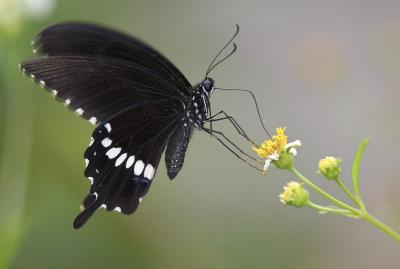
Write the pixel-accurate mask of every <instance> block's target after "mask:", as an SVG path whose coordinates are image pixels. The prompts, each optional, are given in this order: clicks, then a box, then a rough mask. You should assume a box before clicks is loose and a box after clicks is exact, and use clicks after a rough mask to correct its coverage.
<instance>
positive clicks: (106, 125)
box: [104, 123, 111, 133]
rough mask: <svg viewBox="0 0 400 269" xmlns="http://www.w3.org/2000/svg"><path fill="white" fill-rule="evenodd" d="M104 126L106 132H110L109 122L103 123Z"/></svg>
mask: <svg viewBox="0 0 400 269" xmlns="http://www.w3.org/2000/svg"><path fill="white" fill-rule="evenodd" d="M104 127H106V129H107V132H109V133H111V124H109V123H106V124H104Z"/></svg>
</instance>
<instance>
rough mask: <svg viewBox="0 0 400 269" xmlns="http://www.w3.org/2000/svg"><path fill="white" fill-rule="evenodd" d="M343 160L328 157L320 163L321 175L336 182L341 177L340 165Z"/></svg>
mask: <svg viewBox="0 0 400 269" xmlns="http://www.w3.org/2000/svg"><path fill="white" fill-rule="evenodd" d="M341 161H342V160H340V159H337V158H335V157H332V156H327V157H325V158H324V159H321V160H320V161H319V173H321V174H322V175H324V176H325V177H326V178H327V179H334V180H336V179H337V178H338V177H339V174H340V172H341V169H340V167H339V164H340V162H341Z"/></svg>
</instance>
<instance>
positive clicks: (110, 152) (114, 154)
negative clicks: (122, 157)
mask: <svg viewBox="0 0 400 269" xmlns="http://www.w3.org/2000/svg"><path fill="white" fill-rule="evenodd" d="M120 152H121V148H111V149H109V150H108V151H107V152H106V155H107V156H108V158H109V159H114V158H115V157H117V156H118V154H119V153H120Z"/></svg>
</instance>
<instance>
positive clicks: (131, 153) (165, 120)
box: [74, 100, 181, 228]
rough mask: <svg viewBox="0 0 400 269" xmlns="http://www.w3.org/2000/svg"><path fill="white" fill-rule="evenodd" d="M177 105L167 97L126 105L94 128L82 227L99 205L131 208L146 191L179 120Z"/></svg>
mask: <svg viewBox="0 0 400 269" xmlns="http://www.w3.org/2000/svg"><path fill="white" fill-rule="evenodd" d="M180 113H181V112H180V107H176V105H175V104H174V103H173V102H168V100H157V101H153V102H150V103H148V104H146V105H143V106H139V107H133V108H128V109H126V111H123V112H121V113H120V114H118V115H117V116H115V117H112V118H111V119H109V121H108V122H107V123H104V124H102V125H100V126H99V127H97V128H96V129H95V130H94V132H93V135H92V138H91V143H90V145H89V147H88V149H87V150H86V152H85V154H84V156H85V162H86V170H85V176H86V177H88V178H89V179H90V181H91V183H92V186H91V189H90V194H89V195H88V197H87V198H86V199H85V201H84V210H83V212H82V213H81V214H80V215H79V216H78V217H77V218H76V219H75V221H74V227H75V228H79V227H81V226H82V225H83V224H84V223H85V222H86V221H87V219H88V218H89V217H90V216H91V215H92V214H93V213H94V212H95V210H96V209H98V208H99V207H104V208H106V209H107V210H109V211H110V210H116V211H119V212H122V213H124V214H131V213H133V212H134V211H135V210H136V209H137V207H138V205H139V203H140V201H141V199H142V197H143V196H144V195H145V194H146V193H147V191H148V189H149V187H150V184H151V181H152V179H153V177H154V174H155V172H156V169H157V167H158V163H159V161H160V158H161V155H162V152H163V151H164V149H165V146H166V144H167V141H168V139H169V138H170V136H171V134H172V133H174V130H175V129H176V127H177V126H178V125H179V124H178V123H179V121H180V120H181V119H180V118H178V117H177V115H179V114H180Z"/></svg>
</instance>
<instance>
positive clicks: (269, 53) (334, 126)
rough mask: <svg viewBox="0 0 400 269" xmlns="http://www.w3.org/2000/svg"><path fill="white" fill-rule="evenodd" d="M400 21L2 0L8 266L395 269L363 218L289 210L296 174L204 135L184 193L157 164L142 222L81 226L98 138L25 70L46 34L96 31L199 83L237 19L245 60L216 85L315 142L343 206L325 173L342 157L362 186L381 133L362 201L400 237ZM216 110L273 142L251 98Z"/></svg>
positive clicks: (348, 14)
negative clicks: (141, 44) (80, 28)
mask: <svg viewBox="0 0 400 269" xmlns="http://www.w3.org/2000/svg"><path fill="white" fill-rule="evenodd" d="M399 11H400V2H399V1H395V0H393V1H390V0H385V1H373V0H364V1H361V0H359V1H356V0H352V1H321V0H304V1H266V0H260V1H228V0H225V1H152V0H149V1H128V0H125V1H122V0H115V1H107V0H86V1H80V0H68V1H66V0H65V1H56V0H0V268H149V269H150V268H151V269H153V268H163V269H166V268H219V269H223V268H294V267H295V268H298V269H300V268H328V269H330V268H332V269H333V268H378V267H379V268H398V266H399V264H400V257H399V255H398V253H399V249H398V247H399V245H398V243H396V242H395V241H394V240H392V239H391V238H389V237H387V236H386V235H385V234H383V233H381V232H379V231H378V230H376V229H375V228H374V227H372V226H370V225H369V224H366V223H364V222H359V221H356V220H352V219H346V218H343V217H340V216H329V215H323V216H321V215H317V214H316V212H315V211H312V210H309V209H295V208H289V207H287V208H285V207H283V206H282V204H281V203H280V202H279V199H278V194H279V193H280V192H281V191H282V186H283V185H284V183H286V182H287V181H289V180H293V179H294V178H293V177H291V175H289V174H288V173H286V172H284V171H277V170H276V169H271V170H270V171H269V173H268V175H267V176H262V175H261V174H260V173H259V172H257V171H255V170H252V169H251V168H249V167H247V166H245V165H244V164H243V163H241V162H240V161H239V160H237V159H236V158H235V157H234V156H233V155H231V154H230V153H229V152H228V151H226V150H225V149H224V148H223V147H222V146H220V145H219V144H218V143H217V141H215V140H213V139H212V138H210V137H209V136H207V135H206V134H204V133H200V132H196V133H195V135H194V136H193V138H192V141H191V143H190V146H189V150H188V154H187V157H186V161H185V165H184V168H183V170H182V171H181V173H180V174H179V176H178V177H177V178H176V179H175V180H174V181H170V180H168V178H167V176H166V169H165V165H164V163H163V161H162V162H161V163H160V167H159V170H158V173H157V176H156V179H155V182H154V183H153V185H152V188H151V191H150V192H149V194H148V195H147V196H146V197H145V199H144V202H143V203H142V204H141V206H140V208H139V210H138V211H137V212H136V213H135V214H134V215H131V216H124V215H121V214H119V213H115V212H112V213H107V212H106V211H104V210H99V211H98V212H97V213H96V215H95V216H94V217H92V219H91V220H90V222H89V223H88V224H86V226H85V227H83V228H82V229H81V230H79V231H76V230H74V229H73V228H72V220H73V219H74V217H75V216H76V215H77V214H78V213H79V205H80V203H81V200H82V198H83V197H84V195H86V193H87V191H88V188H89V183H88V181H87V180H86V179H85V178H84V176H83V170H84V161H83V157H82V156H83V152H84V150H85V148H86V147H87V145H88V142H89V138H90V135H91V131H92V128H93V127H92V125H91V124H89V123H88V122H85V121H84V120H82V119H80V118H79V117H77V116H75V115H74V114H73V113H71V112H69V111H68V110H67V109H66V108H65V107H64V106H63V105H62V104H60V103H57V102H55V101H54V99H53V98H52V97H51V95H50V94H48V93H47V92H46V91H44V90H42V89H41V88H40V87H39V86H38V85H34V84H33V83H32V82H31V81H29V79H27V78H25V77H24V76H23V75H22V74H21V73H20V72H19V71H18V67H17V66H18V63H19V62H20V61H22V60H24V59H27V58H30V57H33V53H32V52H31V46H30V41H31V40H32V38H33V37H34V35H35V34H36V33H37V32H39V31H40V30H41V29H42V28H44V27H46V26H48V25H50V24H53V23H57V22H64V21H87V22H94V23H100V24H103V25H108V26H110V27H113V28H115V29H119V30H121V31H124V32H127V33H129V34H131V35H134V36H136V37H139V38H140V39H142V40H145V41H146V42H148V43H149V44H151V45H152V46H153V47H155V48H156V49H158V50H159V51H160V52H162V53H163V54H164V55H166V56H167V57H168V58H169V59H171V60H172V61H173V63H174V64H175V65H177V66H178V67H179V69H180V70H181V71H182V72H183V73H184V74H185V75H186V76H187V78H188V79H189V80H190V81H191V82H192V83H193V84H195V83H197V82H199V81H200V80H201V79H202V77H203V74H204V72H205V70H206V68H207V66H208V64H209V63H210V61H211V59H212V57H213V56H214V55H215V54H216V52H217V51H218V50H219V49H220V48H221V47H222V46H223V45H224V44H225V42H226V40H227V39H228V38H229V37H230V36H231V35H232V34H233V32H234V30H235V26H234V25H235V23H237V24H239V25H240V26H241V31H240V34H239V36H238V38H237V43H238V47H239V49H238V51H237V53H236V54H235V55H234V56H233V57H231V58H230V59H229V60H228V61H226V62H224V63H223V64H221V65H220V66H219V67H218V68H217V69H216V70H215V71H213V72H212V75H211V76H212V77H213V78H214V79H215V81H216V84H217V86H219V87H237V88H250V89H253V90H254V92H255V94H256V95H257V97H258V101H259V103H260V107H261V113H262V115H263V117H264V120H265V122H266V123H267V126H268V128H269V129H270V130H274V128H275V127H277V126H286V127H287V131H288V134H289V136H290V137H289V140H294V139H301V140H302V142H303V147H302V148H301V149H300V150H299V155H298V157H297V158H296V166H297V167H298V169H299V170H301V171H303V172H304V174H306V175H308V176H310V177H311V178H314V179H315V182H316V183H317V184H319V185H321V186H323V187H326V188H327V189H328V190H330V191H331V192H333V193H335V194H336V195H337V196H339V197H342V198H344V197H343V196H341V194H340V193H339V192H338V191H337V188H336V186H334V185H333V184H332V183H330V182H325V181H324V179H323V178H322V177H320V176H318V175H316V173H315V171H316V170H317V162H318V160H319V159H320V158H322V157H324V156H326V155H334V156H338V157H341V158H342V159H343V160H344V162H343V176H344V178H345V180H347V182H348V183H349V180H350V178H349V176H350V168H351V161H352V158H353V156H354V153H355V151H356V148H357V146H358V144H359V142H360V141H361V140H362V139H363V138H364V137H371V138H372V139H371V143H370V145H369V146H368V147H367V151H366V154H365V156H364V159H363V162H362V166H361V169H362V171H361V188H362V193H363V194H364V197H365V201H366V204H367V208H369V211H370V212H371V213H372V214H374V215H376V216H377V217H378V218H380V219H382V220H384V221H385V222H386V223H387V224H389V225H391V226H392V227H393V228H394V229H397V230H400V195H399V189H400V181H399V179H400V178H399V170H398V169H399V162H400V156H399V154H398V152H400V144H399V145H398V144H397V139H398V138H399V137H400V122H399V114H400V107H399V105H398V104H399V101H398V100H399V98H400V91H399V87H400V17H399ZM211 101H212V105H213V111H218V110H219V109H221V108H223V109H225V110H226V111H228V112H229V113H231V114H232V115H233V116H234V117H236V119H237V120H238V121H239V122H240V123H242V125H243V127H244V128H245V129H246V130H247V131H248V133H249V134H250V136H251V137H253V138H254V139H255V140H256V141H259V142H261V141H262V140H263V139H265V138H266V135H265V133H263V131H262V129H261V128H260V125H259V123H258V121H257V118H256V111H255V107H254V104H253V103H252V101H251V98H250V97H248V96H246V95H243V94H241V93H234V92H230V93H222V92H214V93H213V96H212V100H211ZM218 128H219V129H221V130H223V131H224V132H225V133H226V134H227V135H228V136H230V137H234V139H235V141H237V142H238V143H242V142H243V141H241V140H240V138H237V134H236V133H235V131H234V130H233V129H232V128H231V127H230V126H229V125H225V124H222V123H221V124H219V127H218ZM242 145H243V146H245V147H248V145H247V144H245V143H242ZM249 150H250V148H249ZM311 197H312V199H313V200H314V201H316V202H318V201H320V202H322V200H320V198H319V197H318V196H317V195H316V194H315V193H312V194H311Z"/></svg>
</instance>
